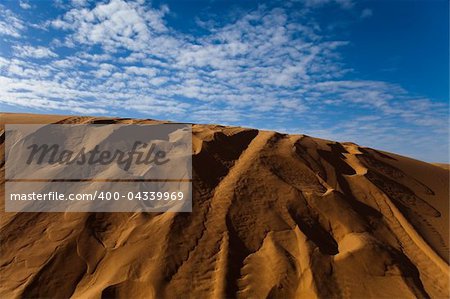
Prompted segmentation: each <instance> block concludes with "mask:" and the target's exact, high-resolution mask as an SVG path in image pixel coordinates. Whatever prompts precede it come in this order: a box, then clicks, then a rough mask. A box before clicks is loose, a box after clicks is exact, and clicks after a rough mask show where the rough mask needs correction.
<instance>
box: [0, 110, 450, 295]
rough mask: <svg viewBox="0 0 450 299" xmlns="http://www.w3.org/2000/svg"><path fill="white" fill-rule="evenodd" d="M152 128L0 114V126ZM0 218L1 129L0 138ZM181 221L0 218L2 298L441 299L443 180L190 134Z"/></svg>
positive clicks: (302, 148) (306, 140) (445, 230)
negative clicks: (187, 201)
mask: <svg viewBox="0 0 450 299" xmlns="http://www.w3.org/2000/svg"><path fill="white" fill-rule="evenodd" d="M135 122H136V123H158V122H156V121H153V120H130V119H117V118H116V119H113V118H110V119H106V118H93V117H65V116H42V115H26V114H2V115H1V123H2V124H4V123H135ZM1 136H2V138H1V147H0V151H1V153H0V154H1V166H2V171H1V178H0V179H1V181H2V184H1V187H0V192H1V199H0V204H1V206H2V207H1V208H2V211H4V130H3V128H2V130H1ZM192 142H193V178H194V181H193V212H192V213H4V212H1V217H0V237H1V254H0V273H1V276H0V296H1V297H2V298H22V297H24V298H38V297H42V298H68V297H73V298H117V297H119V298H236V297H237V298H316V297H319V298H381V297H385V298H427V297H431V298H448V297H449V296H450V291H449V287H450V286H449V280H450V272H449V227H448V225H449V171H448V169H445V168H443V167H439V166H436V165H432V164H428V163H425V162H421V161H417V160H413V159H410V158H406V157H402V156H399V155H395V154H391V153H386V152H382V151H377V150H374V149H370V148H365V147H360V146H358V145H356V144H353V143H337V142H333V141H329V140H322V139H318V138H313V137H310V136H306V135H286V134H280V133H276V132H270V131H258V130H253V129H244V128H236V127H223V126H217V125H194V126H193V141H192Z"/></svg>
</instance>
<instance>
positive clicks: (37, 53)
mask: <svg viewBox="0 0 450 299" xmlns="http://www.w3.org/2000/svg"><path fill="white" fill-rule="evenodd" d="M13 49H14V54H15V55H16V56H18V57H31V58H51V57H58V55H57V54H56V53H54V52H53V51H52V50H50V49H48V48H45V47H41V46H38V47H33V46H13Z"/></svg>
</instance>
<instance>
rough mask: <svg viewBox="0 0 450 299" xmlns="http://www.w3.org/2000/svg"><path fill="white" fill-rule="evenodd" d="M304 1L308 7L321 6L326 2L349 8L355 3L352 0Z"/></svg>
mask: <svg viewBox="0 0 450 299" xmlns="http://www.w3.org/2000/svg"><path fill="white" fill-rule="evenodd" d="M304 3H305V6H307V7H319V6H323V5H325V4H330V3H337V4H339V5H340V6H342V7H343V8H346V9H349V8H351V7H353V5H354V3H353V1H352V0H304Z"/></svg>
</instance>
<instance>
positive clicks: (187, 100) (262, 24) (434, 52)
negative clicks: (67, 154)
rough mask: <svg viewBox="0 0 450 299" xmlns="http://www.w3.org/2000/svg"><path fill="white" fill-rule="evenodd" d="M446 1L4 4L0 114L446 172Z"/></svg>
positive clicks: (0, 8) (0, 6)
mask: <svg viewBox="0 0 450 299" xmlns="http://www.w3.org/2000/svg"><path fill="white" fill-rule="evenodd" d="M448 42H449V41H448V2H447V1H445V0H442V1H373V2H371V1H352V0H299V1H272V2H265V3H261V2H260V3H258V2H252V1H236V2H233V1H152V2H149V1H144V0H138V1H122V0H111V1H104V2H94V1H88V0H73V1H54V2H50V1H26V0H21V1H6V2H4V3H3V4H0V109H1V110H2V111H10V112H33V113H63V114H88V115H109V116H122V117H141V118H142V117H144V118H154V119H167V120H174V121H182V122H195V123H220V124H226V125H240V126H250V127H256V128H262V129H271V130H277V131H280V132H287V133H299V134H308V135H312V136H316V137H322V138H327V139H332V140H338V141H353V142H356V143H358V144H361V145H364V146H371V147H374V148H378V149H382V150H387V151H392V152H396V153H400V154H403V155H407V156H412V157H415V158H418V159H423V160H427V161H439V162H445V161H448V159H449V158H448V147H449V146H448V142H449V139H448V138H449V123H448V109H449V104H448V101H449V97H448V65H449V62H448Z"/></svg>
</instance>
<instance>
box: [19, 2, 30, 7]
mask: <svg viewBox="0 0 450 299" xmlns="http://www.w3.org/2000/svg"><path fill="white" fill-rule="evenodd" d="M19 6H20V7H21V8H22V9H30V8H31V5H30V4H29V3H28V2H26V1H19Z"/></svg>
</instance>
